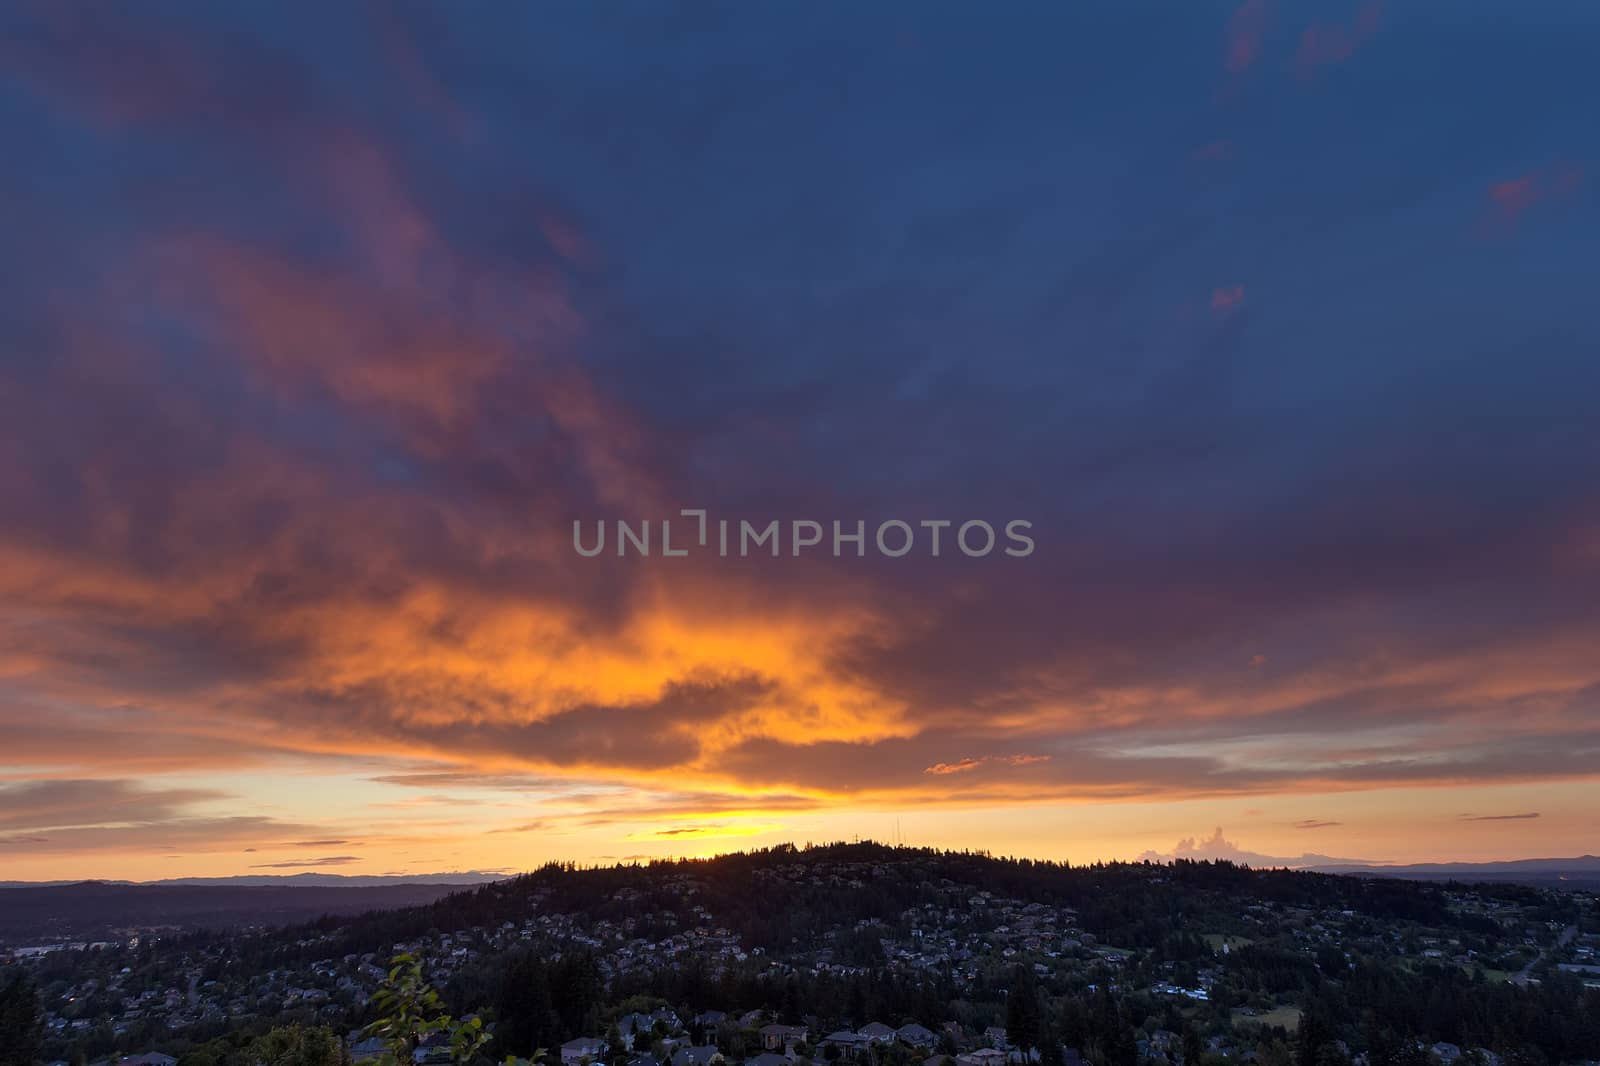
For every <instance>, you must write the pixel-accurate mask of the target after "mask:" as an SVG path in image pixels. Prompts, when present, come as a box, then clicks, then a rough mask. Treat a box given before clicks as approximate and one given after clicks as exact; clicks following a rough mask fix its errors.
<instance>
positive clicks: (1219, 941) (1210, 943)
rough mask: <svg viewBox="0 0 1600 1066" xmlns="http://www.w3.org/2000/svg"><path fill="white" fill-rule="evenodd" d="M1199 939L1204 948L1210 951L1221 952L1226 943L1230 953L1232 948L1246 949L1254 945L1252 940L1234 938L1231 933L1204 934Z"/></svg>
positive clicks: (1241, 937) (1244, 937)
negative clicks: (1203, 942)
mask: <svg viewBox="0 0 1600 1066" xmlns="http://www.w3.org/2000/svg"><path fill="white" fill-rule="evenodd" d="M1200 939H1201V940H1204V941H1205V942H1206V946H1207V947H1209V948H1210V949H1211V950H1212V951H1221V950H1222V945H1223V943H1224V942H1226V943H1227V945H1228V950H1230V951H1232V950H1233V949H1234V948H1247V947H1249V946H1250V945H1251V944H1254V943H1255V941H1254V940H1251V939H1250V938H1249V937H1247V936H1234V935H1233V934H1232V933H1206V934H1205V935H1204V936H1202V937H1201V938H1200Z"/></svg>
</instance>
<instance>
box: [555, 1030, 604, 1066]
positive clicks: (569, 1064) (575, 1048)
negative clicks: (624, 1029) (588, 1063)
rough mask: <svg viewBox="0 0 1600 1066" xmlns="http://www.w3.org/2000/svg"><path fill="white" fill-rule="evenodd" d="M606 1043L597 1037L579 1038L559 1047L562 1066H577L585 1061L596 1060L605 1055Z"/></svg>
mask: <svg viewBox="0 0 1600 1066" xmlns="http://www.w3.org/2000/svg"><path fill="white" fill-rule="evenodd" d="M605 1050H606V1042H605V1041H604V1040H601V1039H600V1038H599V1037H598V1036H580V1037H578V1038H577V1039H576V1040H568V1041H567V1042H566V1043H565V1044H562V1045H561V1063H562V1066H577V1064H578V1063H580V1062H582V1061H583V1060H585V1059H597V1058H599V1057H600V1056H601V1055H603V1054H604V1053H605Z"/></svg>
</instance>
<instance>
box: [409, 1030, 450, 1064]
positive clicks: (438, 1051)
mask: <svg viewBox="0 0 1600 1066" xmlns="http://www.w3.org/2000/svg"><path fill="white" fill-rule="evenodd" d="M450 1058H451V1055H450V1034H449V1033H429V1034H428V1035H427V1036H425V1037H423V1038H422V1039H421V1040H419V1041H418V1042H417V1046H416V1047H415V1048H414V1049H412V1052H411V1061H412V1062H414V1063H416V1064H417V1066H442V1064H444V1063H447V1062H449V1061H450Z"/></svg>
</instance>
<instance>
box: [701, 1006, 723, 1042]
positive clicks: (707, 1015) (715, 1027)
mask: <svg viewBox="0 0 1600 1066" xmlns="http://www.w3.org/2000/svg"><path fill="white" fill-rule="evenodd" d="M727 1022H728V1016H727V1015H726V1014H724V1013H723V1012H722V1011H720V1010H703V1011H701V1012H700V1013H699V1014H696V1015H695V1016H694V1023H695V1024H696V1025H698V1026H699V1027H700V1029H701V1031H702V1032H704V1033H705V1036H706V1040H707V1041H709V1042H711V1043H713V1044H714V1043H716V1042H717V1036H718V1035H719V1034H720V1032H721V1030H722V1026H724V1025H726V1024H727Z"/></svg>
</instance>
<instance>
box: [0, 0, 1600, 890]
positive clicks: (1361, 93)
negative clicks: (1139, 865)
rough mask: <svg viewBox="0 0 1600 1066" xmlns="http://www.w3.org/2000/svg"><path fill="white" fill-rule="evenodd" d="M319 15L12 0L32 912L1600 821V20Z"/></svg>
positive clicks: (1537, 16) (942, 13) (1375, 1)
mask: <svg viewBox="0 0 1600 1066" xmlns="http://www.w3.org/2000/svg"><path fill="white" fill-rule="evenodd" d="M289 7H290V8H293V9H296V10H298V11H299V12H301V13H302V14H303V15H304V16H306V17H303V18H291V17H288V16H287V15H286V14H285V9H284V8H282V7H280V6H279V5H267V4H260V5H235V4H210V3H195V4H167V3H162V4H150V5H145V4H139V5H133V4H127V5H104V4H102V5H95V6H93V7H86V8H84V9H82V10H81V11H77V10H75V8H74V7H73V6H72V5H64V4H55V3H37V4H26V3H24V4H15V5H7V8H6V11H5V13H4V14H3V15H0V136H3V138H4V142H3V143H4V144H5V146H6V152H5V155H4V162H3V163H0V205H3V207H0V222H3V230H0V234H3V237H0V880H5V879H16V880H23V879H26V880H42V879H54V878H70V877H119V878H134V879H153V878H163V877H178V876H190V875H207V876H216V875H231V874H248V873H254V874H259V873H295V872H302V871H307V870H316V871H321V872H335V873H346V874H350V873H362V874H382V873H421V872H432V871H460V870H520V869H526V868H529V867H531V866H534V865H537V864H539V863H541V862H544V861H546V860H549V859H576V860H580V861H610V860H612V859H623V858H631V857H636V856H665V855H682V854H690V855H698V854H708V853H712V852H716V851H724V850H728V849H731V848H746V847H753V846H763V845H767V844H772V843H776V842H779V841H788V840H793V841H796V842H804V841H807V840H811V841H818V842H820V841H825V840H837V839H849V838H853V837H858V836H859V837H863V838H865V837H872V838H877V839H891V838H894V837H896V835H898V836H899V837H900V838H903V839H905V840H906V841H908V842H910V843H914V844H928V845H941V846H950V847H982V848H989V849H991V850H994V851H997V852H1005V853H1012V854H1028V855H1035V856H1042V857H1049V858H1066V859H1071V860H1075V861H1085V860H1092V859H1099V858H1134V857H1137V856H1140V855H1142V854H1145V853H1148V852H1153V853H1157V854H1161V855H1171V854H1200V855H1242V854H1248V856H1250V857H1253V859H1254V861H1264V859H1265V858H1268V857H1270V858H1272V859H1281V860H1285V861H1287V860H1296V861H1298V860H1299V858H1300V857H1301V856H1305V855H1314V856H1329V857H1334V858H1349V859H1359V860H1369V861H1418V860H1485V859H1494V858H1521V857H1534V856H1555V855H1576V854H1582V853H1585V852H1600V813H1597V812H1600V607H1597V604H1600V416H1597V410H1600V315H1597V313H1596V310H1595V306H1596V302H1595V301H1596V293H1595V282H1596V277H1597V273H1596V266H1595V255H1596V249H1597V246H1600V122H1596V120H1595V110H1594V105H1595V101H1596V100H1597V99H1600V72H1597V68H1596V66H1595V63H1594V57H1595V56H1596V55H1597V54H1600V6H1596V5H1595V4H1593V3H1592V2H1590V0H1544V2H1541V3H1538V4H1511V3H1502V4H1488V3H1473V2H1466V3H1463V2H1456V0H1451V2H1446V0H1410V2H1405V3H1400V2H1398V0H1395V2H1389V3H1383V2H1380V0H1353V2H1349V0H1328V2H1326V3H1317V4H1310V3H1289V2H1285V0H1246V2H1245V3H1243V4H1242V6H1241V5H1239V4H1237V3H1222V4H1218V3H1209V2H1205V0H1200V2H1184V3H1153V2H1152V3H1130V2H1126V0H1116V2H1112V0H1090V2H1086V3H1078V4H1061V3H1048V4H1045V3H1038V4H1033V3H1016V4H990V5H983V6H982V7H980V6H978V5H976V4H942V3H934V4H922V3H916V4H913V3H889V2H885V3H870V4H851V5H844V4H813V3H799V2H791V0H774V2H764V3H710V2H707V3H695V4H682V5H678V4H632V5H616V4H595V5H590V4H583V3H561V4H503V5H485V6H457V5H428V6H419V7H414V8H406V7H401V6H395V5H390V4H384V3H373V4H370V5H355V4H351V5H331V6H327V7H323V6H318V5H310V4H304V5H289ZM682 508H704V509H706V510H707V511H708V512H709V513H710V514H711V516H712V517H713V518H719V517H720V518H726V519H732V520H735V521H737V520H739V519H748V520H751V521H753V522H754V521H759V522H761V523H765V522H766V521H768V520H770V519H780V520H783V521H785V522H788V521H791V520H794V519H811V520H815V521H818V522H820V523H823V524H825V525H829V524H831V523H832V522H833V521H834V520H840V521H843V522H845V523H846V524H847V525H848V526H851V527H853V526H854V523H855V522H856V521H857V520H862V521H864V522H866V523H867V524H868V528H869V529H870V528H872V527H873V526H875V525H876V524H877V523H879V522H881V521H884V520H886V519H902V520H906V521H908V522H912V523H915V522H917V521H919V520H921V519H951V520H954V521H956V522H957V523H959V522H962V521H965V520H969V519H983V520H987V521H989V522H991V523H992V524H994V525H995V526H996V527H999V526H1002V525H1003V524H1004V523H1005V522H1006V521H1009V520H1013V519H1023V520H1027V521H1030V522H1031V523H1032V536H1033V538H1034V540H1035V542H1036V550H1035V551H1034V552H1033V553H1032V554H1031V555H1029V556H1027V557H1024V558H1014V557H1006V556H1003V555H999V554H998V553H997V554H995V555H991V556H988V557H984V558H967V557H965V556H963V555H961V554H959V553H955V552H949V551H946V552H945V553H944V554H942V555H941V556H940V557H938V558H934V557H932V556H931V555H930V554H929V553H927V552H925V551H918V552H913V553H912V554H909V555H907V556H906V557H903V558H886V557H883V556H882V555H879V554H877V553H869V554H868V555H867V556H866V557H864V558H856V557H854V556H853V555H847V556H846V557H844V558H837V559H836V558H833V557H832V556H831V554H830V553H828V552H815V553H811V554H806V555H803V556H802V557H799V558H795V557H793V556H791V555H789V554H787V552H786V553H785V554H784V555H783V556H781V557H779V558H776V559H774V558H771V557H766V556H762V557H751V558H719V557H717V556H715V555H714V554H707V553H699V554H691V555H690V556H689V557H685V558H661V557H659V556H656V557H649V558H640V557H636V556H632V557H627V558H617V557H616V556H615V555H614V554H610V553H607V554H603V555H601V556H598V557H595V558H583V557H580V556H578V555H577V554H576V553H575V552H574V550H573V544H572V525H573V522H574V520H578V521H582V522H585V523H590V524H591V525H592V523H594V522H595V521H597V520H605V521H612V522H614V521H615V520H616V519H624V520H629V521H638V520H643V519H650V520H655V521H659V520H660V519H663V518H671V517H674V516H676V515H678V512H679V510H680V509H682ZM678 532H679V530H678V529H677V528H676V527H675V529H674V535H675V536H676V535H677V533H678Z"/></svg>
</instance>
